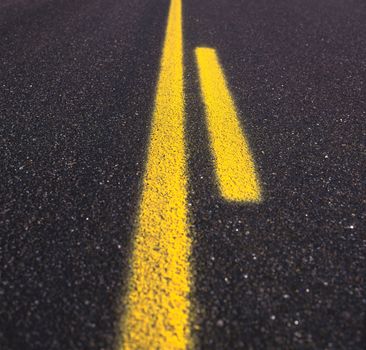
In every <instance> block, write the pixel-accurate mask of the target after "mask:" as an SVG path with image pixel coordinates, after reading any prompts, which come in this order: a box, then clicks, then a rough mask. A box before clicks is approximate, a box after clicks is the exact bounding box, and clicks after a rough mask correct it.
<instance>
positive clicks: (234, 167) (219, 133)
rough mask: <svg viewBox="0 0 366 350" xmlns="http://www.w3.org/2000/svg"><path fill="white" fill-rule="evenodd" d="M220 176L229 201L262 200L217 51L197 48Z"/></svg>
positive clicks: (249, 153) (212, 144)
mask: <svg viewBox="0 0 366 350" xmlns="http://www.w3.org/2000/svg"><path fill="white" fill-rule="evenodd" d="M195 53H196V59H197V64H198V70H199V76H200V86H201V94H202V97H203V99H204V104H205V110H206V121H207V127H208V130H209V135H210V143H211V149H212V153H213V158H214V163H215V169H216V177H217V179H218V183H219V187H220V191H221V194H222V196H223V197H224V198H225V199H226V200H229V201H240V202H242V201H249V202H258V201H260V198H261V194H260V185H259V181H258V178H257V176H256V172H255V167H254V162H253V159H252V156H251V152H250V149H249V145H248V142H247V140H246V138H245V135H244V133H243V132H242V130H241V127H240V121H239V119H238V116H237V113H236V108H235V104H234V101H233V99H232V97H231V95H230V92H229V89H228V85H227V83H226V81H225V76H224V73H223V70H222V68H221V66H220V62H219V59H218V57H217V54H216V51H215V50H214V49H211V48H205V47H202V48H196V50H195Z"/></svg>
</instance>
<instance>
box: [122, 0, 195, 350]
mask: <svg viewBox="0 0 366 350" xmlns="http://www.w3.org/2000/svg"><path fill="white" fill-rule="evenodd" d="M182 37H183V34H182V8H181V0H172V1H171V4H170V9H169V15H168V23H167V29H166V34H165V41H164V48H163V54H162V58H161V66H160V75H159V81H158V86H157V92H156V97H155V110H154V113H153V118H152V130H151V135H150V143H149V148H148V156H147V165H146V170H145V175H144V181H143V191H142V198H141V202H140V207H139V214H138V226H137V229H136V232H135V242H134V247H133V253H132V260H131V263H132V266H131V275H130V280H129V283H130V284H129V290H128V292H127V299H126V314H125V317H124V320H123V322H122V345H123V347H124V348H125V349H172V350H174V349H186V348H187V347H189V346H190V330H189V328H190V327H189V312H190V302H189V299H188V293H189V291H190V265H189V254H190V248H191V240H190V237H189V228H188V211H187V176H186V166H187V165H186V157H185V142H184V93H183V38H182Z"/></svg>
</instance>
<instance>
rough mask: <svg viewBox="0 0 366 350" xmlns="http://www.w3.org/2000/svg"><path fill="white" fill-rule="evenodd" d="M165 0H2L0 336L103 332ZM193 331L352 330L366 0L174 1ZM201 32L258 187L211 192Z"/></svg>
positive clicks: (139, 161)
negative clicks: (180, 18)
mask: <svg viewBox="0 0 366 350" xmlns="http://www.w3.org/2000/svg"><path fill="white" fill-rule="evenodd" d="M168 6H169V2H168V1H167V0H164V1H163V0H152V1H151V0H134V1H118V0H88V1H87V0H78V1H75V0H4V1H1V3H0V67H1V69H0V74H1V80H0V117H1V122H0V140H1V142H0V147H1V148H0V150H1V151H0V159H1V167H0V178H1V181H0V198H1V199H0V200H1V207H0V215H1V216H0V230H1V234H0V266H1V267H0V271H1V275H0V349H2V350H8V349H9V350H10V349H12V350H13V349H37V350H39V349H48V350H51V349H52V350H53V349H70V350H71V349H113V346H114V343H115V340H116V338H117V330H118V323H119V317H120V313H121V312H122V311H123V310H121V307H120V306H119V305H120V301H121V298H122V295H123V291H124V290H125V288H126V278H125V277H126V273H127V270H128V257H129V254H130V251H129V249H130V246H131V232H132V227H133V221H134V218H135V215H136V207H137V201H138V199H139V191H140V185H141V180H142V172H143V169H144V160H145V154H146V145H147V139H148V133H149V130H150V121H151V119H150V118H151V112H152V107H153V98H154V89H155V86H156V78H157V75H158V68H159V59H160V54H161V48H162V41H163V37H164V30H165V24H166V16H167V12H168ZM183 9H184V34H185V67H186V105H187V131H188V132H187V143H188V146H189V152H190V154H189V165H190V193H191V197H190V204H191V205H190V210H191V213H192V219H191V220H192V222H193V230H194V251H193V258H192V260H193V266H194V269H195V282H194V283H195V289H194V291H193V296H194V300H195V306H196V318H197V325H196V326H195V333H196V336H197V343H198V345H199V347H200V348H202V349H241V348H242V349H362V348H363V344H364V343H363V341H365V310H366V293H365V282H366V281H365V276H366V271H365V207H366V206H365V204H366V203H365V202H366V199H365V186H364V183H362V181H364V174H363V168H364V165H365V138H366V130H365V117H366V98H365V95H366V94H365V89H366V86H365V85H366V83H365V80H366V3H365V2H364V1H363V0H307V1H303V0H245V1H225V0H212V1H208V0H203V1H194V0H185V1H184V2H183ZM197 46H209V47H213V48H215V49H216V50H217V52H218V55H219V57H220V59H221V63H222V65H223V68H224V69H225V73H226V76H227V79H228V82H229V85H230V88H231V91H232V93H233V96H234V98H235V101H236V104H237V107H238V110H239V111H240V114H241V117H242V121H243V125H245V130H246V133H247V136H248V138H249V141H250V144H251V146H252V151H253V155H254V158H255V160H256V164H257V167H258V170H259V174H260V178H261V182H262V186H263V191H264V202H263V203H262V204H260V205H245V204H244V205H234V204H228V203H225V202H224V201H222V200H221V199H220V198H219V196H218V193H217V188H216V186H215V183H214V177H213V169H212V163H211V160H210V153H209V148H208V139H207V132H206V128H205V126H204V116H203V106H202V101H201V98H200V96H199V89H198V81H197V77H198V76H197V69H196V64H195V60H194V55H193V49H194V48H195V47H197Z"/></svg>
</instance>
